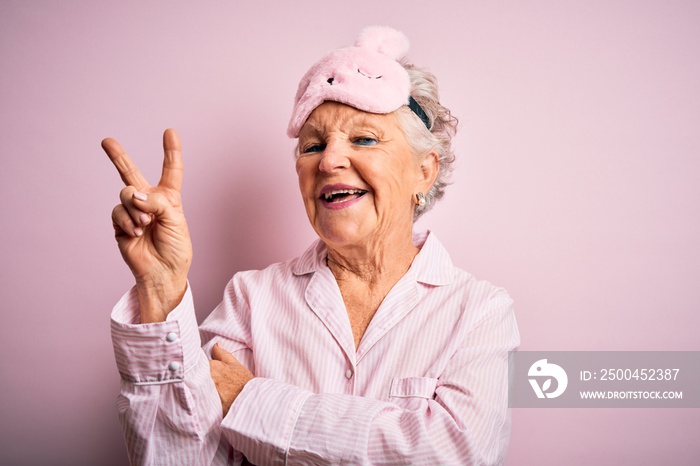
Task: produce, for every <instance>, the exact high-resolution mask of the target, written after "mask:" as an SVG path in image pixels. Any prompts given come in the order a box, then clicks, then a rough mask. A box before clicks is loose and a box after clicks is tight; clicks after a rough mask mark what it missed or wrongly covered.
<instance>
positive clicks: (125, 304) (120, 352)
mask: <svg viewBox="0 0 700 466" xmlns="http://www.w3.org/2000/svg"><path fill="white" fill-rule="evenodd" d="M111 318H112V322H111V331H112V344H113V346H114V356H115V358H116V360H117V368H118V369H119V373H120V374H121V377H122V380H124V381H126V382H130V383H134V384H139V385H147V384H160V383H172V382H181V381H183V380H184V378H185V373H186V372H187V371H189V370H190V369H191V368H192V367H194V366H195V365H196V363H197V361H198V360H199V353H200V346H201V343H200V337H199V329H198V327H197V317H196V315H195V312H194V304H193V302H192V293H191V291H190V286H189V283H188V284H187V290H186V291H185V296H184V297H183V298H182V301H181V302H180V304H178V306H177V307H176V308H175V309H173V310H172V311H171V312H170V313H169V314H168V317H167V318H166V320H165V322H154V323H148V324H141V323H139V320H140V313H139V303H138V296H137V294H136V288H135V287H134V288H132V289H131V290H130V291H129V292H128V293H126V294H125V295H124V296H123V297H122V298H121V299H120V300H119V302H118V303H117V304H116V306H114V309H112V315H111Z"/></svg>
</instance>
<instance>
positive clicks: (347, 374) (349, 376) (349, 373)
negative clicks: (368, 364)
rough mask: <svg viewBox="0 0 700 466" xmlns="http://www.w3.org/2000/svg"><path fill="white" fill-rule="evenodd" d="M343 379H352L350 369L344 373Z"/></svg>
mask: <svg viewBox="0 0 700 466" xmlns="http://www.w3.org/2000/svg"><path fill="white" fill-rule="evenodd" d="M345 377H347V378H348V379H352V371H351V370H350V369H348V370H346V371H345Z"/></svg>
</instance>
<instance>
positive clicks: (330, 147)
mask: <svg viewBox="0 0 700 466" xmlns="http://www.w3.org/2000/svg"><path fill="white" fill-rule="evenodd" d="M349 166H350V159H349V158H348V148H347V147H344V146H343V144H342V143H340V142H328V143H327V144H326V147H325V149H324V150H323V152H322V153H321V160H320V161H319V164H318V168H319V170H321V171H323V172H328V173H330V172H333V171H335V170H338V169H343V168H348V167H349Z"/></svg>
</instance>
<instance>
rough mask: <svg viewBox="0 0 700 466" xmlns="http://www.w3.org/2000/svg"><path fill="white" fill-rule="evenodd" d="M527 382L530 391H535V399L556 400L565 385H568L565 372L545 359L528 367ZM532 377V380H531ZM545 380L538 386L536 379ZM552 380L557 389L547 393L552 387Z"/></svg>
mask: <svg viewBox="0 0 700 466" xmlns="http://www.w3.org/2000/svg"><path fill="white" fill-rule="evenodd" d="M527 375H528V377H531V378H529V379H528V380H529V381H530V385H532V389H533V390H534V391H535V394H536V395H537V398H545V397H546V398H556V397H558V396H559V395H561V394H562V393H564V390H566V385H567V384H568V383H569V378H568V377H567V376H566V371H565V370H564V369H562V368H561V366H557V365H556V364H552V363H548V362H547V360H546V359H540V360H539V361H535V363H534V364H533V365H532V366H530V370H529V371H528V372H527ZM532 377H534V378H532ZM538 377H540V378H545V377H546V379H545V380H544V382H543V383H542V385H541V386H540V384H539V382H538V381H537V378H538ZM552 379H555V380H556V381H557V388H556V390H554V391H551V392H549V391H547V390H549V389H550V387H551V385H552Z"/></svg>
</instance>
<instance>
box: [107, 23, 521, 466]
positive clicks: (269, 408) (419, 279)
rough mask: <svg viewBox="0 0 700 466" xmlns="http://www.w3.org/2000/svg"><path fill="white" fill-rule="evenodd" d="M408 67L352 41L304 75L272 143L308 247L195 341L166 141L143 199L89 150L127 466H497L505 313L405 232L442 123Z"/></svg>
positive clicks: (243, 278) (389, 42)
mask: <svg viewBox="0 0 700 466" xmlns="http://www.w3.org/2000/svg"><path fill="white" fill-rule="evenodd" d="M407 50H408V41H407V39H406V38H405V36H404V35H403V34H401V33H400V32H398V31H395V30H392V29H389V28H382V27H373V28H367V29H365V30H364V31H363V32H362V33H361V34H360V37H359V39H358V41H357V42H356V44H355V46H353V47H348V48H343V49H340V50H337V51H335V52H333V53H331V54H330V55H328V56H327V57H325V58H323V59H322V60H321V61H320V62H318V63H317V64H316V65H314V66H313V67H312V68H311V69H310V70H309V72H308V73H307V74H306V75H305V76H304V78H303V79H302V81H301V83H300V86H299V91H298V93H297V96H296V100H295V106H294V110H293V113H292V118H291V121H290V124H289V129H288V133H289V135H290V136H291V137H295V138H298V146H297V154H296V171H297V175H298V177H299V189H300V191H301V196H302V199H303V202H304V205H305V207H306V212H307V214H308V217H309V220H310V221H311V224H312V225H313V228H314V230H315V231H316V233H317V234H318V236H319V240H318V241H316V242H315V243H314V244H312V245H311V247H310V248H309V249H308V250H307V251H306V252H304V254H302V255H301V256H300V257H298V258H296V259H293V260H290V261H288V262H284V263H280V264H274V265H271V266H270V267H268V268H266V269H265V270H260V271H248V272H240V273H237V274H236V275H235V276H234V277H233V279H232V280H231V281H230V282H229V284H228V286H227V287H226V290H225V293H224V299H223V302H222V303H221V304H220V305H219V306H218V307H217V308H216V309H215V310H214V311H213V313H212V314H211V315H210V316H209V317H208V318H207V319H206V321H205V322H204V323H203V324H202V325H201V327H199V329H198V328H197V323H196V318H195V313H194V309H193V304H192V296H191V294H190V289H189V287H188V285H187V272H188V269H189V265H190V262H191V258H192V251H191V244H190V239H189V235H188V230H187V225H186V222H185V217H184V215H183V210H182V206H181V202H180V185H181V181H182V162H181V158H180V142H179V140H178V137H177V135H176V133H175V132H174V131H172V130H168V131H166V132H165V135H164V138H163V147H164V150H165V159H164V164H163V174H162V178H161V180H160V182H159V183H158V185H157V186H150V185H149V184H148V183H147V182H146V180H145V179H144V178H143V177H142V176H141V174H140V173H139V171H138V169H137V168H136V166H135V165H134V164H133V162H132V161H131V159H130V158H129V157H128V155H127V154H126V153H125V152H124V150H123V149H122V148H121V146H120V145H119V144H118V143H117V142H116V141H114V140H112V139H106V140H105V141H103V147H104V149H105V151H106V152H107V154H108V155H109V157H110V158H111V160H112V161H113V162H114V164H115V166H116V167H117V169H118V170H119V173H120V174H121V176H122V179H123V180H124V182H125V183H126V185H127V187H126V188H124V189H123V190H122V192H121V203H120V204H119V205H118V206H117V207H116V208H115V209H114V211H113V216H112V218H113V222H114V227H115V231H116V238H117V242H118V244H119V248H120V251H121V253H122V255H123V257H124V259H125V261H126V263H127V264H128V265H129V267H130V268H131V270H132V272H133V274H134V277H135V279H136V286H135V287H134V289H132V290H131V291H130V292H129V293H127V294H126V295H125V296H124V297H123V298H122V299H121V301H120V302H119V303H118V304H117V305H116V307H115V308H114V310H113V313H112V336H113V341H114V348H115V354H116V358H117V365H118V368H119V371H120V373H121V377H122V380H123V382H122V391H121V394H120V396H119V399H118V403H117V405H118V410H119V416H120V419H121V423H122V427H123V429H124V435H125V439H126V443H127V447H128V450H129V454H130V457H131V461H132V462H133V463H135V464H143V463H147V464H183V465H184V464H187V465H190V464H241V463H245V462H250V463H253V464H258V465H263V464H374V463H379V464H502V463H503V462H504V460H505V456H506V451H507V446H508V439H509V429H510V417H509V413H508V409H507V385H508V382H507V361H508V351H511V350H513V349H515V348H516V347H517V346H518V344H519V335H518V330H517V326H516V323H515V318H514V315H513V309H512V301H511V299H510V298H509V296H508V294H507V293H506V291H505V290H503V289H501V288H497V287H495V286H493V285H491V284H489V283H487V282H484V281H477V280H476V279H475V278H474V277H472V276H471V275H469V274H468V273H466V272H464V271H462V270H460V269H458V268H456V267H455V266H454V265H452V262H451V261H450V257H449V254H448V253H447V251H445V249H444V248H443V246H442V245H441V244H440V242H439V241H438V240H437V238H436V237H435V235H434V234H431V233H416V234H414V232H413V223H414V221H415V219H416V218H418V217H419V216H420V215H421V214H423V213H424V212H426V211H427V210H428V209H429V208H431V207H432V206H433V204H434V203H435V201H436V200H437V199H439V198H440V197H441V196H442V195H443V190H444V188H445V185H446V181H445V180H446V176H447V175H448V174H449V171H450V165H451V163H452V162H453V160H454V156H453V153H452V150H451V147H450V140H451V137H452V135H453V133H454V130H455V125H456V120H455V119H454V118H453V117H452V116H451V115H450V112H449V111H448V110H447V109H446V108H445V107H443V106H442V105H441V104H440V103H439V101H438V92H437V87H436V81H435V78H434V77H433V76H432V75H430V74H429V73H427V72H425V71H421V70H419V69H417V68H415V67H413V66H412V65H410V64H408V63H406V62H405V59H404V58H403V57H404V56H405V54H406V52H407ZM202 343H204V344H203V346H202Z"/></svg>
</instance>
